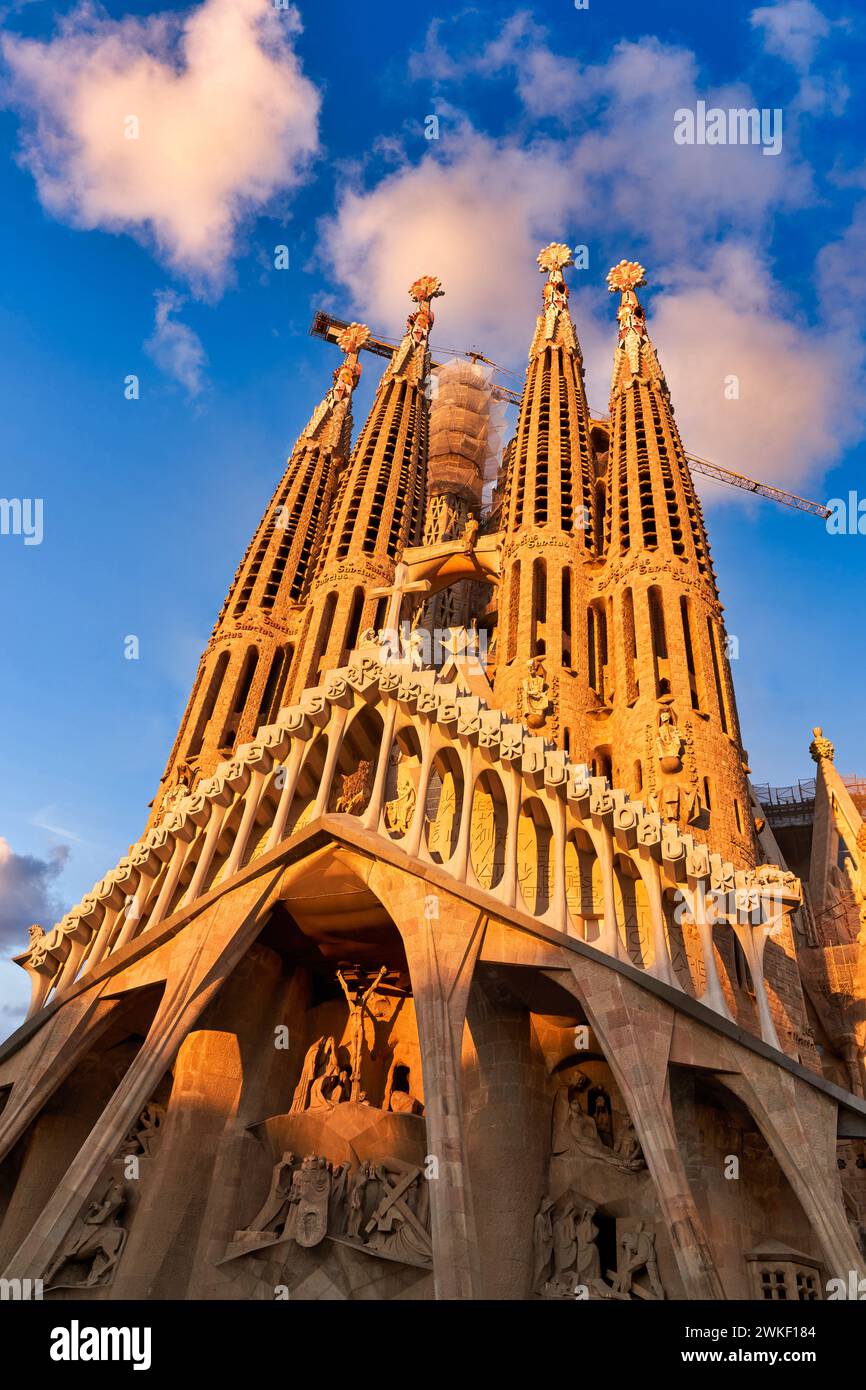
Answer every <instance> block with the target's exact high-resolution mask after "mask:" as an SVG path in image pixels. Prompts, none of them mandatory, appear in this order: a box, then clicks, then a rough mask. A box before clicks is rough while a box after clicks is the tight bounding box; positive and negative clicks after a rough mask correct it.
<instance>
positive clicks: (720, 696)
mask: <svg viewBox="0 0 866 1390" xmlns="http://www.w3.org/2000/svg"><path fill="white" fill-rule="evenodd" d="M707 635H708V637H709V639H710V655H711V657H712V661H713V681H714V683H715V687H716V700H717V702H718V706H719V719H720V721H721V725H722V730H723V732H724V733H727V732H728V704H727V700H726V699H725V691H724V686H723V685H722V668H721V663H720V661H719V649H718V647H717V645H716V628H715V624H714V623H713V620H712V618H711V617H709V615H708V616H707Z"/></svg>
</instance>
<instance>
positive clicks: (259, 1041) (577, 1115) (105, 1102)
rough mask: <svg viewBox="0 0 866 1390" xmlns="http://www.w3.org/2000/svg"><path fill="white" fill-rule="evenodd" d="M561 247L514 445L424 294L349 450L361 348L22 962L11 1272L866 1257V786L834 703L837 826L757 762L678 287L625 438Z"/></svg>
mask: <svg viewBox="0 0 866 1390" xmlns="http://www.w3.org/2000/svg"><path fill="white" fill-rule="evenodd" d="M538 264H539V267H540V269H541V272H542V274H543V276H544V280H543V295H542V302H541V306H540V313H539V315H538V318H537V321H536V324H535V328H534V332H533V333H532V335H531V345H530V348H529V364H528V368H527V373H526V379H525V383H524V386H523V389H522V394H521V397H520V406H519V417H518V421H517V426H516V431H515V433H514V436H513V438H511V439H510V441H509V442H508V443H507V444H506V446H505V448H504V449H503V448H502V447H501V440H499V439H498V435H497V431H498V430H499V429H500V428H501V424H500V422H498V419H497V402H496V394H497V391H496V387H495V386H494V385H493V383H492V381H491V378H490V375H489V373H488V372H487V369H486V368H485V367H484V365H483V363H480V362H475V361H469V362H462V361H455V362H453V363H450V364H449V365H447V366H443V367H440V366H438V364H434V363H433V361H432V359H431V352H430V345H429V335H430V330H431V326H432V323H433V304H434V301H435V299H436V298H437V296H439V295H440V294H441V293H442V288H441V286H440V282H439V280H438V279H437V278H436V277H435V276H432V275H425V276H422V277H421V278H420V279H418V280H417V281H416V282H415V283H414V284H413V285H412V287H411V289H410V291H409V293H410V296H411V299H412V301H413V304H412V312H411V314H410V316H409V320H408V325H407V329H406V332H405V335H404V336H403V338H402V340H401V341H400V342H399V344H398V345H397V346H396V347H395V346H393V344H392V345H391V346H390V347H389V348H388V351H387V356H388V361H387V365H386V367H385V369H384V373H383V375H382V377H381V380H380V382H379V385H378V389H377V391H376V394H375V398H374V400H373V404H372V408H371V410H370V413H369V415H368V417H367V419H366V421H365V422H364V424H363V426H362V427H361V428H360V430H359V432H358V433H357V434H356V435H355V436H354V437H353V419H352V398H353V393H354V390H355V387H356V386H357V383H358V380H359V378H360V375H361V366H360V361H359V358H360V356H361V353H362V351H365V350H366V349H368V348H369V346H370V343H371V341H372V340H371V337H370V334H369V331H368V329H367V328H366V327H365V326H364V325H362V324H356V323H353V324H348V325H342V327H341V328H340V331H339V332H338V333H337V334H336V342H337V344H338V347H339V349H340V352H341V354H342V360H341V365H340V366H339V367H338V369H337V370H336V372H335V373H334V378H333V385H332V386H331V387H330V389H329V390H328V391H327V393H326V395H325V396H324V399H323V400H322V401H321V403H320V404H319V405H318V406H317V407H316V409H315V410H314V412H313V414H312V417H311V419H310V421H309V424H308V425H307V426H306V428H305V429H304V430H303V432H302V434H301V436H300V438H299V439H298V441H297V444H296V446H295V448H294V450H293V452H292V454H291V457H290V458H289V461H288V464H287V467H286V470H285V472H284V474H283V476H282V478H281V479H280V481H279V484H278V486H277V488H276V491H275V493H274V495H273V497H272V498H271V500H270V502H269V503H268V505H267V508H266V510H265V513H264V516H263V517H262V520H261V523H260V525H259V526H258V529H257V530H256V531H255V533H254V535H253V537H252V539H251V541H250V544H249V547H248V549H247V552H246V554H245V555H244V557H243V559H242V560H241V563H240V566H239V567H238V570H237V573H236V575H235V578H234V580H233V582H232V584H231V586H230V588H229V592H228V595H227V597H226V600H225V603H224V604H223V607H222V610H221V612H220V613H219V616H218V618H217V621H216V625H215V627H214V630H213V634H212V637H211V639H210V641H209V643H208V646H207V649H206V650H205V652H204V654H203V656H202V658H201V662H200V666H199V670H198V674H197V676H196V680H195V684H194V686H193V689H192V693H191V695H190V698H189V702H188V705H187V708H186V712H185V714H184V716H183V719H182V722H181V725H180V728H179V730H178V734H177V738H176V740H175V743H174V747H173V748H172V750H171V752H170V755H169V758H168V762H167V766H166V769H165V773H164V776H163V778H162V781H161V783H160V786H159V788H158V790H157V793H156V796H155V798H154V801H153V804H152V809H151V814H150V818H149V821H148V823H147V825H146V827H145V830H144V833H143V834H142V837H141V839H140V840H138V841H137V842H136V843H135V844H133V845H131V846H130V847H129V849H128V851H127V853H126V854H124V855H123V856H122V858H120V860H119V862H118V863H117V865H116V866H115V867H113V868H110V869H109V870H108V871H107V872H106V874H105V876H104V877H103V878H102V879H101V880H100V881H99V882H98V883H97V884H96V885H95V886H94V888H93V890H92V892H90V893H88V894H87V895H86V896H85V897H84V898H83V899H82V901H81V902H79V903H78V904H76V906H74V907H73V908H72V909H71V910H70V911H69V912H68V913H67V914H66V916H65V917H64V918H63V919H62V920H61V921H60V922H59V923H57V924H56V925H54V926H45V927H43V926H33V927H32V928H31V933H30V942H29V945H28V947H27V949H26V950H25V951H23V952H22V953H21V954H20V955H18V956H17V957H16V961H17V963H18V965H19V966H20V967H21V968H22V969H23V970H25V971H26V972H27V973H28V975H29V976H30V980H31V982H32V1005H31V1009H30V1013H29V1016H28V1018H27V1020H26V1022H25V1023H24V1024H23V1025H22V1026H21V1027H20V1028H19V1029H18V1030H17V1031H16V1032H15V1033H14V1034H13V1035H12V1036H11V1037H10V1038H9V1039H8V1040H7V1041H6V1042H5V1044H4V1045H3V1046H2V1048H0V1112H2V1113H0V1274H2V1276H3V1277H5V1278H7V1279H21V1280H24V1279H31V1280H41V1281H42V1287H43V1290H44V1296H45V1298H47V1299H51V1300H56V1301H58V1302H61V1301H64V1300H76V1301H81V1300H85V1301H86V1300H93V1301H99V1300H110V1299H161V1300H184V1299H214V1300H217V1299H220V1300H222V1299H226V1300H249V1299H260V1300H278V1299H283V1298H290V1299H300V1300H309V1299H338V1300H339V1299H371V1298H375V1299H497V1300H502V1299H506V1300H507V1299H516V1300H536V1299H539V1300H563V1299H590V1300H619V1301H624V1302H627V1301H634V1300H636V1299H637V1300H661V1299H668V1300H677V1299H681V1300H685V1299H688V1300H695V1299H705V1300H716V1299H743V1298H745V1299H757V1300H762V1299H767V1300H812V1299H822V1298H827V1297H833V1296H851V1293H850V1290H852V1289H854V1290H855V1291H856V1289H857V1288H858V1286H859V1281H860V1280H863V1279H866V1258H864V1250H866V1239H864V1236H866V1157H864V1151H866V1103H864V1084H866V1070H864V1044H866V838H864V821H863V819H862V815H863V811H864V805H866V801H864V796H863V795H862V793H863V791H864V789H863V788H862V786H860V787H859V788H858V785H857V784H855V783H853V782H852V781H851V780H850V779H848V780H846V779H845V778H843V777H842V776H841V775H840V773H839V772H838V771H837V769H836V766H835V762H834V750H833V747H832V745H831V743H830V742H829V740H828V739H827V738H826V737H825V736H824V734H823V733H822V732H821V730H820V729H816V730H815V731H814V738H813V742H812V745H811V752H812V755H813V757H814V759H815V762H816V775H815V779H814V782H813V783H812V784H811V800H809V803H808V806H806V805H805V803H803V804H801V802H802V801H803V799H802V798H801V801H800V802H798V803H797V805H798V806H799V811H798V810H797V809H796V807H795V809H794V811H793V812H792V813H791V814H790V815H788V814H786V812H785V805H784V804H782V803H783V802H784V798H783V799H782V802H780V800H779V797H778V796H777V795H774V789H764V791H763V799H762V795H761V789H756V788H754V787H753V786H752V784H751V782H750V777H749V767H748V763H747V757H746V753H745V751H744V749H743V746H742V742H741V737H740V728H739V722H738V716H737V707H736V700H735V696H734V688H733V683H732V679H731V671H730V666H729V659H728V658H729V648H728V639H727V636H726V632H725V626H724V617H723V608H722V605H721V603H720V600H719V593H718V589H717V584H716V575H715V572H714V569H713V564H712V560H711V558H710V548H709V544H708V540H707V533H706V528H705V524H704V519H703V516H702V512H701V506H700V502H699V500H698V497H697V494H696V492H695V489H694V486H693V483H692V478H691V475H690V472H689V467H688V462H687V458H686V455H685V452H684V447H683V444H682V442H681V440H680V436H679V433H678V430H677V426H676V423H675V418H674V410H673V405H672V403H671V399H670V394H669V391H668V387H667V384H666V381H665V377H664V373H663V370H662V367H661V364H660V362H659V359H658V356H657V354H656V351H655V348H654V346H653V343H652V340H651V338H650V334H649V330H648V326H647V322H646V318H645V314H644V309H643V307H642V305H641V302H640V299H639V298H638V290H639V289H640V287H641V285H643V284H644V283H645V280H644V272H643V268H642V267H641V266H639V265H638V264H636V263H635V262H626V261H623V262H621V263H620V264H619V265H617V266H616V267H615V268H614V269H613V270H612V271H611V272H610V274H609V276H608V284H609V287H610V290H611V292H612V293H613V294H614V296H615V301H614V302H615V303H616V306H617V308H616V319H617V329H616V335H615V343H614V346H613V374H612V383H611V395H610V413H609V417H607V418H604V419H602V418H596V417H595V416H594V415H593V414H592V413H591V412H590V410H589V407H588V405H587V398H586V393H585V388H584V374H583V361H582V356H581V349H580V344H579V341H578V337H577V333H576V331H575V325H574V323H573V321H572V317H571V314H570V311H569V290H568V286H567V284H566V280H565V275H564V272H565V271H566V269H567V267H568V266H569V265H570V264H571V257H570V254H569V251H568V248H567V247H565V246H563V245H560V244H552V245H551V246H548V247H546V248H545V249H544V250H543V251H542V252H541V254H540V255H539V257H538ZM530 327H531V326H530V325H527V336H529V330H530ZM611 336H612V340H613V337H614V335H613V334H612V335H611ZM789 809H790V808H789ZM834 1281H835V1282H834ZM839 1281H841V1283H840V1282H839ZM842 1287H844V1289H845V1290H846V1291H847V1292H846V1293H845V1294H844V1295H839V1293H838V1290H839V1289H840V1288H842ZM861 1287H862V1288H863V1289H864V1290H866V1284H863V1285H862V1286H861ZM854 1296H856V1292H855V1294H854Z"/></svg>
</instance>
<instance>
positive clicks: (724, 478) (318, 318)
mask: <svg viewBox="0 0 866 1390" xmlns="http://www.w3.org/2000/svg"><path fill="white" fill-rule="evenodd" d="M344 328H348V323H347V321H346V320H345V319H337V318H334V317H333V315H331V314H328V313H326V312H325V311H324V310H323V309H320V310H318V312H317V313H316V314H315V316H314V318H313V322H312V324H311V325H310V336H311V337H313V338H322V339H323V340H324V341H325V342H326V343H335V342H336V340H337V335H338V333H340V331H341V330H342V329H344ZM396 347H397V344H396V343H392V342H389V341H388V339H387V338H377V337H375V336H374V335H373V334H372V333H371V334H370V337H369V338H368V339H367V341H366V343H364V351H366V352H372V353H375V354H376V356H377V357H391V356H392V354H393V352H394V349H395V348H396ZM440 350H441V351H444V352H447V353H448V354H449V355H452V354H453V355H454V356H456V357H468V358H469V359H470V361H472V362H483V363H484V364H485V365H486V366H489V367H493V368H494V370H495V371H498V372H502V371H504V370H505V368H503V367H499V366H497V364H496V363H495V362H493V361H491V359H490V358H489V357H485V356H484V353H483V352H477V351H476V350H474V349H471V350H470V351H468V352H467V351H463V350H460V349H457V348H444V349H440ZM432 365H433V366H434V367H440V366H441V365H442V363H441V362H435V361H434V362H433V363H432ZM509 375H513V374H512V373H509ZM492 394H493V399H494V400H499V401H507V402H508V403H509V404H510V405H520V392H519V391H514V390H512V389H511V388H510V387H508V386H501V385H499V384H498V383H497V384H496V385H495V386H493V388H492ZM592 423H593V424H598V425H609V424H610V421H609V419H608V418H607V416H604V415H593V416H592ZM686 459H687V460H688V465H689V470H690V472H692V473H700V474H701V475H702V476H703V477H704V478H712V479H713V480H714V481H715V482H717V483H725V484H726V485H727V486H728V487H738V488H742V489H743V491H744V492H752V493H755V495H756V496H758V497H766V498H768V499H769V500H770V501H771V502H779V503H781V505H782V506H783V507H793V508H794V509H795V510H796V511H798V512H808V513H809V514H810V515H812V516H820V517H823V518H824V519H825V520H826V519H827V517H828V516H830V515H831V513H830V508H829V507H825V506H824V505H823V504H822V503H821V502H810V501H809V500H808V498H806V497H799V496H798V495H797V493H795V492H786V491H785V490H784V488H780V487H774V486H773V484H772V483H761V482H758V481H757V480H756V479H755V478H747V477H746V476H745V474H743V473H735V472H734V471H733V469H731V468H722V466H721V464H718V463H711V462H710V460H709V459H704V458H701V457H700V456H699V455H698V454H689V453H686Z"/></svg>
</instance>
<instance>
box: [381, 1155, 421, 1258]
mask: <svg viewBox="0 0 866 1390" xmlns="http://www.w3.org/2000/svg"><path fill="white" fill-rule="evenodd" d="M377 1173H378V1175H379V1178H380V1182H381V1196H380V1198H379V1201H378V1202H377V1204H376V1207H375V1209H374V1211H373V1214H372V1216H371V1217H370V1220H369V1221H368V1222H367V1225H366V1233H367V1248H368V1249H370V1250H373V1251H377V1252H379V1253H380V1254H387V1255H389V1256H390V1257H391V1258H392V1259H396V1260H400V1259H403V1260H406V1262H407V1263H409V1264H417V1263H418V1262H419V1261H424V1262H425V1263H426V1262H427V1261H429V1260H430V1258H431V1255H432V1245H431V1241H430V1234H429V1232H428V1230H427V1215H428V1208H429V1190H428V1187H427V1184H426V1182H425V1181H424V1178H423V1176H422V1173H421V1169H420V1168H416V1167H414V1166H413V1165H412V1164H409V1163H402V1162H401V1161H400V1160H399V1159H385V1161H384V1162H383V1163H382V1164H380V1165H378V1167H377Z"/></svg>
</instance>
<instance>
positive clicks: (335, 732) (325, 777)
mask: <svg viewBox="0 0 866 1390" xmlns="http://www.w3.org/2000/svg"><path fill="white" fill-rule="evenodd" d="M346 714H347V711H346V710H345V709H343V708H341V707H340V706H338V707H337V708H336V709H335V711H334V714H333V718H332V719H331V721H330V723H329V724H328V725H327V728H326V731H325V732H326V736H327V739H328V751H327V753H326V754H325V766H324V767H323V768H322V780H321V783H320V784H319V794H318V796H317V797H316V805H315V808H314V810H313V820H317V819H318V818H319V816H323V815H324V814H325V812H326V811H327V809H328V801H329V799H330V795H331V784H332V782H333V780H334V772H335V771H336V767H337V759H338V757H339V756H340V744H341V743H342V739H343V729H344V728H345V725H346Z"/></svg>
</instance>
